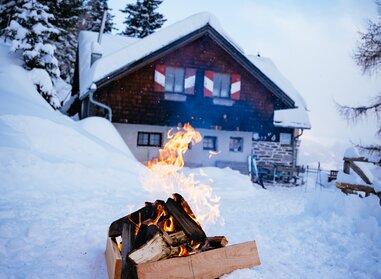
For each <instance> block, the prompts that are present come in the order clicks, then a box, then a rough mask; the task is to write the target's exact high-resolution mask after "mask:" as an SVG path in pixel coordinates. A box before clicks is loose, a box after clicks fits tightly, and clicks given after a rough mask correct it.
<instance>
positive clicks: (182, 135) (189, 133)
mask: <svg viewBox="0 0 381 279" xmlns="http://www.w3.org/2000/svg"><path fill="white" fill-rule="evenodd" d="M177 130H178V132H177V133H175V134H172V131H173V129H170V130H169V131H168V133H167V137H168V139H169V141H168V142H167V143H166V144H165V145H164V148H163V149H160V150H159V152H160V156H159V160H157V159H156V160H153V161H151V162H149V163H148V167H149V168H152V167H153V166H154V165H162V166H174V167H177V168H182V167H183V166H184V159H183V155H184V154H185V152H187V150H188V146H189V144H190V143H192V144H196V143H198V142H200V141H201V139H202V137H201V135H200V133H199V132H196V131H195V129H194V128H193V127H192V126H191V125H190V124H189V123H187V124H185V125H184V127H183V128H182V129H181V128H177Z"/></svg>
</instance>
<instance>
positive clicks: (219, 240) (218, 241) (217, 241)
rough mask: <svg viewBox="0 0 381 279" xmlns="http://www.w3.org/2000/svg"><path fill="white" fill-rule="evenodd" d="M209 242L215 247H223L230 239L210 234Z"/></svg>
mask: <svg viewBox="0 0 381 279" xmlns="http://www.w3.org/2000/svg"><path fill="white" fill-rule="evenodd" d="M208 243H209V246H211V247H213V248H221V247H225V246H226V245H227V244H228V240H227V239H226V237H225V236H209V237H208Z"/></svg>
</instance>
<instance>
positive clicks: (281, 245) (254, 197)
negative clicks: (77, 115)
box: [0, 45, 381, 278]
mask: <svg viewBox="0 0 381 279" xmlns="http://www.w3.org/2000/svg"><path fill="white" fill-rule="evenodd" d="M184 172H185V173H190V172H195V173H200V175H198V176H197V179H199V181H200V183H207V184H209V185H210V186H211V187H212V189H213V193H214V194H215V195H217V196H220V197H221V200H220V214H221V217H222V218H223V219H224V224H222V223H217V224H216V225H213V226H205V228H206V231H207V234H208V235H221V234H222V235H226V236H227V238H228V239H229V241H230V243H232V244H233V243H238V242H243V241H248V240H256V242H257V245H258V249H259V255H260V259H261V262H262V265H261V266H259V267H255V268H252V269H246V270H239V271H236V272H234V273H232V274H229V275H227V276H226V277H225V278H381V241H380V239H381V207H380V206H379V204H378V199H377V198H375V197H369V198H366V199H360V198H358V197H356V196H345V195H343V194H341V193H340V192H339V191H337V190H336V189H335V188H332V187H331V188H320V187H315V183H314V182H315V178H314V177H312V176H310V179H309V181H310V184H309V185H308V186H307V187H304V186H301V187H293V188H289V187H279V186H269V187H268V190H264V189H262V188H260V187H257V186H255V185H252V184H251V182H250V181H249V179H248V177H246V176H243V175H241V174H239V173H238V172H236V171H232V170H229V169H217V168H203V169H195V170H190V169H185V170H184ZM204 174H206V175H207V176H205V175H204ZM150 175H151V174H150V172H149V171H148V170H147V169H146V168H145V167H144V166H142V165H141V164H139V163H138V162H137V161H136V160H135V159H134V158H133V157H132V155H131V153H130V152H129V150H128V149H127V148H126V146H124V145H123V142H121V140H120V138H119V137H118V135H117V134H116V133H115V130H114V129H113V127H112V126H110V125H109V124H108V123H107V122H105V121H104V120H103V119H96V118H93V119H88V120H86V121H80V122H75V121H73V120H71V119H70V118H68V117H65V116H63V115H61V114H60V113H58V112H56V111H53V110H52V109H51V108H50V106H49V105H48V104H47V103H46V102H45V101H44V100H43V99H42V97H41V96H40V95H39V94H38V93H37V92H36V91H35V90H34V89H33V83H32V81H31V78H30V76H29V75H28V73H27V72H26V71H25V70H23V69H22V68H21V67H19V66H18V65H16V64H14V60H10V59H8V56H7V55H6V48H5V47H4V46H2V45H0V191H1V195H0V259H1V260H0V278H106V277H107V273H106V264H105V258H104V250H105V241H106V235H107V230H108V226H109V225H110V223H111V222H112V221H114V220H116V219H118V218H120V217H122V216H124V215H126V214H128V213H130V212H132V211H134V210H136V209H138V208H140V207H142V206H143V205H144V201H146V200H148V201H153V200H155V199H157V198H161V197H157V196H155V195H153V194H152V193H149V192H147V191H146V190H145V188H144V186H143V183H144V179H142V177H149V176H150ZM158 187H160V185H158ZM181 194H183V195H184V196H187V193H181ZM190 205H191V206H192V204H190Z"/></svg>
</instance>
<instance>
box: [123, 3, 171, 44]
mask: <svg viewBox="0 0 381 279" xmlns="http://www.w3.org/2000/svg"><path fill="white" fill-rule="evenodd" d="M162 2H163V0H142V1H140V0H138V1H137V2H136V4H127V5H126V8H125V9H124V10H121V12H122V13H125V14H127V16H126V20H125V21H124V22H123V23H125V24H126V25H127V26H126V29H125V31H123V32H122V34H123V35H127V36H130V37H137V38H144V37H146V36H148V35H150V34H152V33H154V32H155V30H156V29H158V28H160V27H161V26H162V25H163V24H164V22H165V21H166V19H165V18H164V16H163V15H162V14H160V13H158V12H155V10H156V9H157V8H158V7H159V5H160V4H161V3H162Z"/></svg>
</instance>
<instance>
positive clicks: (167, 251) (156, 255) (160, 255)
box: [128, 231, 180, 264]
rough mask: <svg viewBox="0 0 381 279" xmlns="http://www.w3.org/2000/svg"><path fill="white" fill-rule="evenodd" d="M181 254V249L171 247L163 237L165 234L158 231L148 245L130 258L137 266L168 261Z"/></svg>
mask: <svg viewBox="0 0 381 279" xmlns="http://www.w3.org/2000/svg"><path fill="white" fill-rule="evenodd" d="M179 252H180V247H171V246H170V245H169V244H168V243H167V241H166V240H165V238H164V237H163V234H162V233H161V232H160V231H158V232H157V233H156V234H155V236H154V237H153V238H152V239H151V240H149V241H148V242H147V243H146V244H144V245H143V246H142V247H140V248H139V249H136V250H134V251H132V252H131V253H129V255H128V257H129V258H130V259H131V260H132V261H133V262H134V263H135V264H142V263H148V262H153V261H158V260H161V259H166V258H169V257H171V256H175V255H178V254H179Z"/></svg>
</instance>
